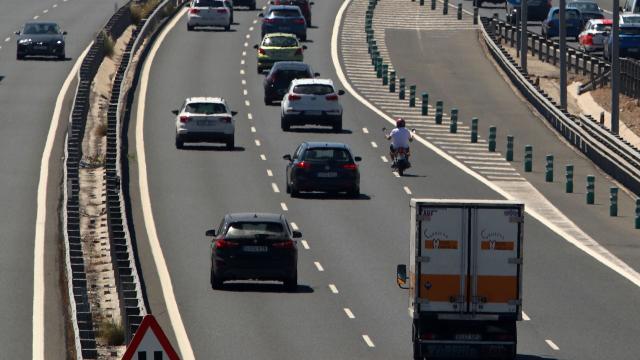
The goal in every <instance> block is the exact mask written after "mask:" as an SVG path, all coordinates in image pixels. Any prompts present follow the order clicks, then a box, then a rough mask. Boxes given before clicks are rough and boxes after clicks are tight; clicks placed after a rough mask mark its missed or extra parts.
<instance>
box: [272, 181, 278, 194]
mask: <svg viewBox="0 0 640 360" xmlns="http://www.w3.org/2000/svg"><path fill="white" fill-rule="evenodd" d="M271 188H272V189H273V192H274V193H276V194H277V193H279V192H280V189H278V185H277V184H276V183H274V182H272V183H271Z"/></svg>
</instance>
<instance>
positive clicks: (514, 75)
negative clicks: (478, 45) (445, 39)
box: [481, 17, 640, 195]
mask: <svg viewBox="0 0 640 360" xmlns="http://www.w3.org/2000/svg"><path fill="white" fill-rule="evenodd" d="M481 23H482V27H481V30H482V33H483V36H484V39H485V42H486V44H487V47H488V49H489V51H490V52H491V54H492V56H493V57H494V58H495V60H496V62H497V63H498V64H499V65H500V67H501V68H502V69H503V70H504V71H505V73H506V74H507V75H508V76H509V78H510V79H511V81H512V82H513V84H514V85H515V86H516V87H517V88H518V90H520V92H521V93H522V94H523V95H524V96H525V97H526V98H527V100H528V101H529V102H530V103H531V104H532V105H533V106H534V107H535V108H536V109H537V110H538V112H539V113H540V114H542V115H543V116H544V117H545V119H547V121H548V122H549V123H550V124H551V125H552V126H553V127H554V128H555V129H556V130H557V131H558V132H560V133H561V134H562V136H563V137H564V138H565V139H566V140H567V141H569V142H570V143H571V144H573V145H574V146H575V147H577V148H578V149H579V150H580V151H581V152H582V153H584V154H585V155H586V156H587V157H589V159H591V160H592V161H593V162H594V163H595V164H596V165H597V166H599V167H600V168H601V169H603V170H604V171H605V172H606V173H607V174H609V175H610V176H611V177H613V178H614V179H616V180H617V181H619V182H620V183H622V184H624V185H625V186H626V187H627V188H629V189H630V190H631V191H633V192H634V193H635V194H637V195H640V151H639V150H638V148H636V147H634V146H633V145H631V144H630V143H629V142H627V141H625V140H623V139H622V138H621V137H620V136H619V135H615V134H613V133H611V132H610V131H609V130H608V129H606V128H605V127H604V125H602V124H600V123H599V122H596V121H595V120H594V119H593V118H590V117H588V116H580V117H578V116H574V115H571V114H569V113H568V112H566V111H563V110H561V109H560V108H559V105H558V104H557V103H555V102H554V101H553V100H552V99H551V97H550V96H549V95H548V94H546V93H545V92H544V91H543V90H541V89H539V88H537V87H536V85H535V84H534V82H533V80H532V78H531V76H530V75H528V74H526V73H525V72H524V71H523V70H522V68H521V67H520V66H519V65H518V64H517V63H516V61H515V59H513V57H512V56H511V55H510V54H509V53H508V52H507V50H506V49H505V48H504V47H503V46H502V45H501V44H500V41H499V39H500V38H501V37H502V35H501V34H500V30H499V29H500V28H499V27H498V26H496V25H497V24H496V23H497V22H496V21H495V19H491V18H487V17H483V18H482V19H481Z"/></svg>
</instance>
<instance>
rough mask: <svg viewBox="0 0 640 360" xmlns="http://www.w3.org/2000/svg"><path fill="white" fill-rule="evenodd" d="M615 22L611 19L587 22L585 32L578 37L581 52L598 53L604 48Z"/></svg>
mask: <svg viewBox="0 0 640 360" xmlns="http://www.w3.org/2000/svg"><path fill="white" fill-rule="evenodd" d="M612 24H613V20H611V19H592V20H589V21H587V23H586V24H585V26H584V30H583V31H582V32H581V33H580V35H578V43H579V44H580V45H579V47H580V50H583V51H587V52H589V51H597V50H602V48H603V47H604V40H605V39H606V35H605V34H608V33H609V32H610V31H611V26H612Z"/></svg>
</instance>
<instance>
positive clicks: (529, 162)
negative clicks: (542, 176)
mask: <svg viewBox="0 0 640 360" xmlns="http://www.w3.org/2000/svg"><path fill="white" fill-rule="evenodd" d="M531 171H533V145H525V146H524V172H531Z"/></svg>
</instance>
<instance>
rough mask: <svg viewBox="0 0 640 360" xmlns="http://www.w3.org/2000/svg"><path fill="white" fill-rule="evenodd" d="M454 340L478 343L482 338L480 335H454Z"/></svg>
mask: <svg viewBox="0 0 640 360" xmlns="http://www.w3.org/2000/svg"><path fill="white" fill-rule="evenodd" d="M456 340H462V341H479V340H482V336H480V334H456Z"/></svg>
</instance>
